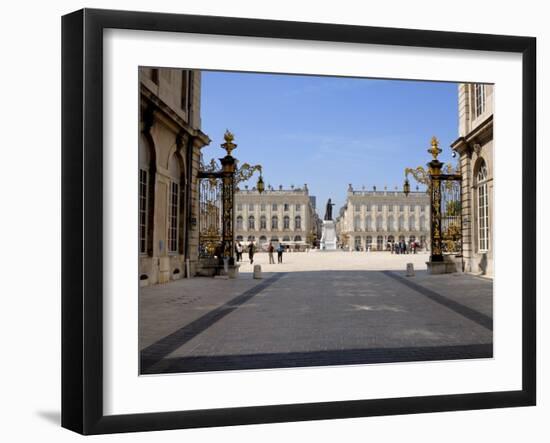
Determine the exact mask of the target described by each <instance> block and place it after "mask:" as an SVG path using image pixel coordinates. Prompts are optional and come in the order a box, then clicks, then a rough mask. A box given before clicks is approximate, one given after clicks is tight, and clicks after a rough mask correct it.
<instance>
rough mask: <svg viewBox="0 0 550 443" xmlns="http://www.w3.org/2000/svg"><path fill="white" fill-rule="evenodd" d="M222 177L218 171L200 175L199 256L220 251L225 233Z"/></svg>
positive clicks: (213, 254)
mask: <svg viewBox="0 0 550 443" xmlns="http://www.w3.org/2000/svg"><path fill="white" fill-rule="evenodd" d="M222 217H223V199H222V179H221V177H220V174H217V173H201V174H200V175H199V256H200V257H214V256H215V255H217V253H219V248H220V246H221V244H222V235H223V218H222Z"/></svg>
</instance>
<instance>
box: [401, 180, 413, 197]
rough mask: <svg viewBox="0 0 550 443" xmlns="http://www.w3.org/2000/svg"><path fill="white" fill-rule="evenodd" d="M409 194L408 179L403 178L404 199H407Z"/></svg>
mask: <svg viewBox="0 0 550 443" xmlns="http://www.w3.org/2000/svg"><path fill="white" fill-rule="evenodd" d="M410 192H411V185H410V184H409V179H408V178H407V177H405V183H404V184H403V193H404V194H405V197H408V196H409V193H410Z"/></svg>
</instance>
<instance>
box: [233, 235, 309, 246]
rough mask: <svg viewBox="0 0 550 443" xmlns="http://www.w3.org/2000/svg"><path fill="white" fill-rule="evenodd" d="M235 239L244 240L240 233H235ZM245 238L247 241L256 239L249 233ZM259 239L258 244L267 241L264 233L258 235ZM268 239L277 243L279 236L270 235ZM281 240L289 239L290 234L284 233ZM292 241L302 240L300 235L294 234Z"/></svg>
mask: <svg viewBox="0 0 550 443" xmlns="http://www.w3.org/2000/svg"><path fill="white" fill-rule="evenodd" d="M235 240H237V241H238V242H241V241H244V237H243V236H242V235H237V238H236V239H235ZM246 240H247V241H256V237H255V236H254V235H249V236H248V237H247V239H246ZM259 241H260V244H263V243H267V241H268V240H267V237H266V236H265V235H262V236H261V237H260V239H259ZM269 241H270V242H272V243H277V242H279V237H277V236H274V237H271V238H270V240H269ZM282 241H291V240H290V236H288V235H285V236H284V237H283V240H282ZM294 241H302V236H301V235H295V236H294Z"/></svg>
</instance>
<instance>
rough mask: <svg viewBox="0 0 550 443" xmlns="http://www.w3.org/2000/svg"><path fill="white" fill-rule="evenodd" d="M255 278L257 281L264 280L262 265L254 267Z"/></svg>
mask: <svg viewBox="0 0 550 443" xmlns="http://www.w3.org/2000/svg"><path fill="white" fill-rule="evenodd" d="M253 278H256V279H260V278H262V267H261V266H260V265H254V274H253Z"/></svg>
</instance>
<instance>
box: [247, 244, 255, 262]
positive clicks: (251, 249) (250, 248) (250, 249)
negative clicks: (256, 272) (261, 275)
mask: <svg viewBox="0 0 550 443" xmlns="http://www.w3.org/2000/svg"><path fill="white" fill-rule="evenodd" d="M254 252H255V248H254V242H252V241H251V242H250V243H249V244H248V259H249V260H250V264H252V263H254Z"/></svg>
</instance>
